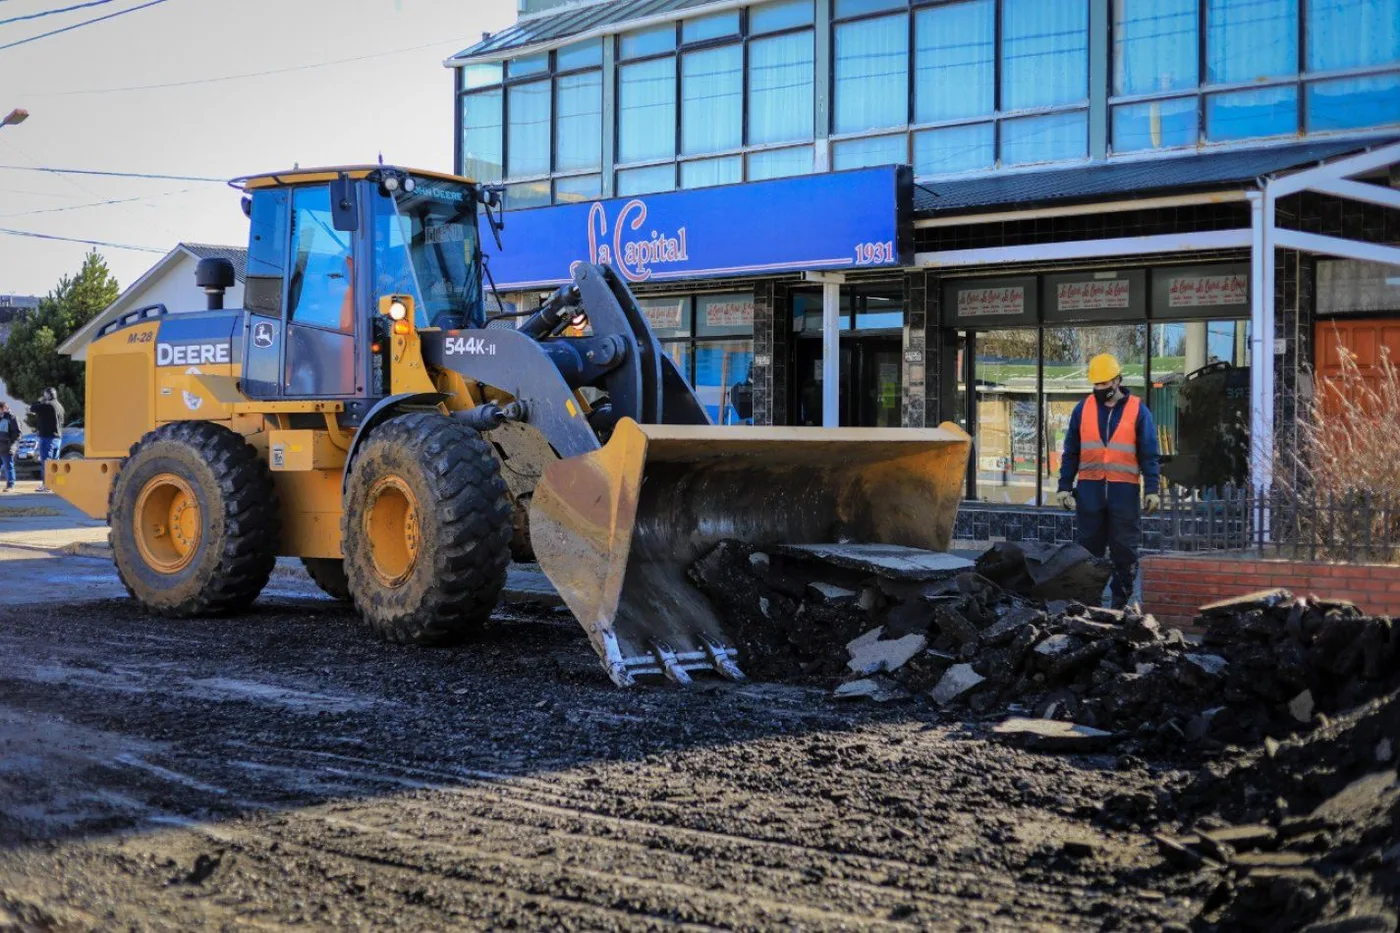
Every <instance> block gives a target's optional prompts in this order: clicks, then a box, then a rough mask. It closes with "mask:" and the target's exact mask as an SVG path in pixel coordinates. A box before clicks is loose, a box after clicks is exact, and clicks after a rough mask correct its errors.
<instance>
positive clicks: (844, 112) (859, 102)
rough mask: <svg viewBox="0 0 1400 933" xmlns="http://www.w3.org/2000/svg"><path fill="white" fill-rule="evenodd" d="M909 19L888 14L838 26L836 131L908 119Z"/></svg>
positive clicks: (903, 121)
mask: <svg viewBox="0 0 1400 933" xmlns="http://www.w3.org/2000/svg"><path fill="white" fill-rule="evenodd" d="M908 101H909V19H908V17H907V16H885V17H881V18H879V19H867V20H859V21H857V22H854V23H842V24H841V25H839V26H837V27H836V107H835V113H836V121H835V129H836V132H838V133H859V132H861V131H862V130H873V129H878V128H879V127H883V126H903V125H905V124H906V123H908V122H909V113H908V107H909V104H908Z"/></svg>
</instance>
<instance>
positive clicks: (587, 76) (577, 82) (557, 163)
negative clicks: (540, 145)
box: [554, 71, 603, 172]
mask: <svg viewBox="0 0 1400 933" xmlns="http://www.w3.org/2000/svg"><path fill="white" fill-rule="evenodd" d="M554 84H555V91H554V93H555V95H556V102H557V107H556V111H557V112H556V114H555V118H554V119H555V126H554V132H555V146H556V148H557V152H556V154H555V159H554V169H555V171H558V172H575V171H597V170H598V167H599V165H601V164H602V161H603V74H602V72H600V71H586V72H583V73H582V74H576V75H565V76H564V77H562V78H559V79H557V80H556V81H555V83H554Z"/></svg>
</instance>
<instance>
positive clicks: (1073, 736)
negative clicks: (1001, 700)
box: [992, 717, 1114, 752]
mask: <svg viewBox="0 0 1400 933" xmlns="http://www.w3.org/2000/svg"><path fill="white" fill-rule="evenodd" d="M992 732H994V733H995V734H997V735H999V736H1001V737H1002V738H1004V739H1006V740H1007V741H1011V742H1014V743H1016V744H1018V745H1021V746H1024V747H1025V748H1029V749H1033V750H1036V751H1047V752H1089V751H1095V750H1097V749H1100V748H1103V747H1104V746H1105V745H1107V744H1108V743H1109V742H1111V741H1112V740H1113V737H1114V736H1113V733H1112V732H1105V731H1103V730H1102V729H1094V728H1091V727H1089V726H1081V725H1079V724H1077V723H1073V722H1060V721H1059V720H1054V719H1025V718H1022V717H1013V718H1011V719H1008V720H1006V721H1004V722H1001V723H998V724H997V725H996V726H994V727H992Z"/></svg>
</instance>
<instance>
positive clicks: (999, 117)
mask: <svg viewBox="0 0 1400 933" xmlns="http://www.w3.org/2000/svg"><path fill="white" fill-rule="evenodd" d="M955 2H959V0H911V2H908V3H906V4H905V5H904V6H903V7H900V6H898V5H897V6H894V7H890V8H887V9H883V10H878V11H875V12H869V13H862V14H859V15H856V16H845V17H840V18H837V17H835V16H833V17H832V18H831V23H830V32H831V34H830V45H831V49H832V61H831V67H830V69H829V70H828V72H827V95H828V100H830V101H831V106H830V107H829V108H828V114H827V130H828V133H827V138H826V140H825V145H826V146H827V158H828V164H829V165H831V164H834V161H835V146H836V145H838V144H840V143H844V142H850V141H852V140H859V139H865V138H869V137H879V136H890V135H893V134H895V133H898V132H903V133H904V134H905V135H906V136H907V137H908V139H907V140H906V146H905V152H906V155H907V157H908V161H909V164H910V165H913V158H914V151H915V142H914V137H915V135H916V134H918V133H922V132H926V131H928V130H940V129H949V128H954V127H963V126H978V125H987V124H990V125H991V127H992V161H991V164H990V165H986V166H983V167H980V168H975V169H961V170H957V171H951V172H928V173H920V172H919V171H918V168H917V166H915V167H914V175H915V177H916V178H918V179H924V178H946V177H954V176H967V175H976V174H983V173H987V172H998V171H1004V170H1008V169H1014V170H1022V169H1026V168H1033V167H1035V166H1040V165H1073V164H1076V163H1083V162H1088V161H1089V159H1090V158H1091V153H1090V149H1089V143H1090V136H1091V134H1092V131H1093V127H1092V125H1090V121H1091V120H1092V117H1093V113H1092V109H1091V105H1090V99H1091V97H1092V95H1093V85H1092V74H1093V50H1092V49H1091V48H1090V47H1089V37H1090V34H1091V33H1092V32H1093V19H1094V4H1093V3H1092V2H1085V15H1084V44H1085V59H1086V60H1085V68H1086V71H1087V72H1088V80H1086V82H1085V88H1084V97H1083V98H1082V99H1080V100H1076V101H1071V102H1068V103H1062V104H1051V105H1046V106H1040V107H1025V108H1020V109H1014V110H1013V109H1006V108H1004V107H1003V106H1002V92H1003V74H1002V71H1003V69H1002V44H1003V42H1004V41H1005V34H1006V30H1005V19H1006V15H1005V0H992V17H993V25H992V55H993V59H992V112H991V113H987V114H981V115H978V116H975V117H957V118H954V119H949V120H931V121H923V122H919V121H917V120H916V119H915V116H916V109H915V100H914V98H915V95H916V94H917V93H918V84H919V82H918V73H919V68H918V60H919V58H918V55H919V45H918V23H917V20H918V16H919V14H920V13H921V12H924V11H926V10H931V9H936V8H938V7H944V6H951V5H953V3H955ZM901 14H902V15H904V17H905V20H906V22H905V25H906V27H907V29H908V48H909V58H908V62H907V68H906V69H905V70H906V78H907V86H908V93H907V95H906V96H907V108H906V111H905V123H904V124H903V125H902V126H886V127H880V128H878V129H873V130H862V131H861V132H858V133H837V132H835V126H836V60H835V59H836V52H835V49H836V28H837V27H838V26H843V25H845V24H847V23H854V22H860V21H862V20H869V19H878V18H880V17H887V16H898V15H901ZM1109 15H1110V17H1111V15H1112V13H1111V11H1110V14H1109ZM1109 26H1110V30H1111V28H1112V23H1111V22H1110V23H1109ZM1110 77H1111V72H1110ZM1064 113H1083V114H1084V117H1085V127H1086V132H1085V136H1084V155H1083V156H1080V157H1077V158H1070V159H1051V160H1046V161H1043V162H1018V163H1015V164H1014V165H1013V164H1011V163H1008V162H1006V161H1005V160H1004V159H1003V158H1002V153H1003V150H1004V148H1005V147H1004V145H1003V143H1002V135H1003V134H1002V124H1003V123H1004V122H1006V121H1008V120H1015V119H1021V118H1025V117H1039V116H1049V115H1055V114H1064Z"/></svg>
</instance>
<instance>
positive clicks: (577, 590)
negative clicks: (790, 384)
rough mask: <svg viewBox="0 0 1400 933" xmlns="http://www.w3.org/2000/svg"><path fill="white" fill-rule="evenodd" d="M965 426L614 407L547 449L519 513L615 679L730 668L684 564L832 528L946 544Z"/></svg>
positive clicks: (811, 537) (731, 673) (876, 540)
mask: <svg viewBox="0 0 1400 933" xmlns="http://www.w3.org/2000/svg"><path fill="white" fill-rule="evenodd" d="M970 448H971V440H970V439H969V438H968V436H967V434H965V433H964V432H963V431H962V430H960V429H959V428H958V427H957V426H956V425H952V424H945V425H943V426H942V427H940V428H931V429H918V430H911V429H862V428H854V429H851V428H844V429H829V428H752V427H735V428H716V427H709V426H697V425H650V424H648V425H639V424H637V423H636V422H634V421H632V420H631V419H623V420H621V421H620V422H619V423H618V425H617V428H616V430H615V431H614V432H613V435H612V437H611V439H610V440H609V442H608V443H607V444H606V445H605V446H603V447H602V448H601V449H599V450H597V451H594V452H591V453H586V454H581V455H579V456H575V457H570V458H567V459H564V460H559V461H557V462H554V463H551V464H550V465H549V466H548V467H547V468H546V469H545V471H544V474H543V476H542V477H541V480H540V483H539V486H538V487H537V489H536V491H535V497H534V501H533V504H532V506H531V512H530V534H531V538H532V540H533V542H534V548H535V554H536V557H537V559H538V560H539V563H540V567H541V569H542V570H543V571H544V573H545V575H546V576H548V577H549V580H550V582H551V583H553V584H554V586H555V588H556V589H557V590H558V591H559V593H560V595H561V596H562V597H563V599H564V602H565V603H566V604H567V605H568V607H569V609H570V610H572V612H573V614H574V616H575V617H576V618H577V619H578V620H579V622H580V623H581V624H582V625H583V627H584V629H585V631H586V632H587V633H588V637H589V640H590V641H591V642H592V645H593V648H594V650H595V651H596V652H597V653H598V655H599V657H600V658H601V659H602V660H603V666H604V668H605V669H606V670H607V672H608V675H609V676H610V677H611V678H612V680H613V681H614V682H615V683H617V684H618V685H620V686H626V685H629V684H631V683H632V682H633V679H634V678H635V677H637V676H639V675H664V676H667V677H669V678H671V679H672V680H677V681H681V682H685V681H687V680H688V679H689V675H688V672H689V671H694V670H712V671H715V672H717V673H719V674H721V675H723V676H727V677H730V678H735V679H737V678H740V677H742V676H743V675H742V674H741V673H740V668H739V665H738V651H737V649H736V648H735V647H734V646H733V644H732V643H731V641H730V640H729V638H728V637H727V636H726V634H725V630H724V626H723V623H722V621H721V620H720V619H719V618H718V617H717V616H716V614H715V612H714V609H713V608H712V607H711V606H710V604H709V602H708V600H706V598H705V597H704V596H703V595H702V594H701V593H700V591H699V590H697V589H695V588H694V587H693V586H692V585H691V584H690V583H689V582H688V581H687V579H686V571H687V569H688V568H689V567H690V565H691V564H692V563H694V562H695V561H696V560H697V559H698V558H699V557H701V556H703V555H704V554H705V553H707V552H708V551H709V549H710V548H712V547H713V546H714V545H715V544H717V543H719V542H720V541H722V540H725V539H738V540H741V541H744V542H746V543H749V544H752V545H754V546H757V547H767V546H773V545H779V544H821V543H830V542H835V541H837V540H841V539H851V540H855V541H860V542H865V543H871V544H899V545H905V546H909V547H918V548H924V549H927V550H946V549H947V547H948V543H949V540H950V538H951V536H952V528H953V520H954V518H955V517H956V515H957V508H958V501H959V498H960V494H961V490H962V483H963V478H964V476H965V473H966V468H967V457H968V452H969V450H970Z"/></svg>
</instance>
